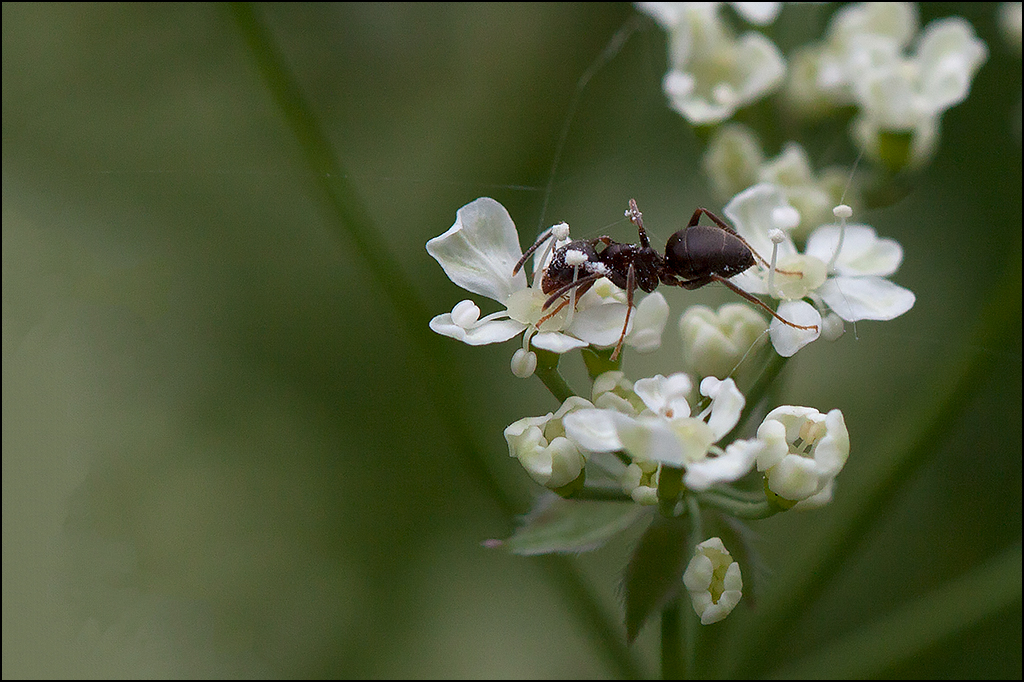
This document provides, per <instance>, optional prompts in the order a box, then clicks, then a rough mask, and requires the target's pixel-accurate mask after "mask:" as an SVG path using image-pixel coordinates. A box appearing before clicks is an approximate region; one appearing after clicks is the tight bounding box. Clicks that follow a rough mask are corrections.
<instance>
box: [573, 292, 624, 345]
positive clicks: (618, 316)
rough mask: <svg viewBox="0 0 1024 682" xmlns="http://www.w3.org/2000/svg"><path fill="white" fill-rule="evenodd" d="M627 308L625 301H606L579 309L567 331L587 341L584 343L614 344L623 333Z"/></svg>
mask: <svg viewBox="0 0 1024 682" xmlns="http://www.w3.org/2000/svg"><path fill="white" fill-rule="evenodd" d="M626 309H627V308H626V305H625V304H623V303H604V304H600V305H592V306H590V307H588V308H584V309H582V310H577V311H576V312H575V313H574V314H573V318H572V324H570V325H569V328H568V329H566V333H568V334H572V335H573V336H575V337H577V338H580V339H583V340H584V341H586V343H585V344H583V345H587V344H593V345H595V346H614V345H615V344H616V343H618V342H619V336H620V335H621V334H622V325H623V323H624V322H625V321H626ZM633 317H634V316H632V315H631V316H630V320H629V328H630V329H632V328H633V324H634V319H633ZM627 333H628V332H627Z"/></svg>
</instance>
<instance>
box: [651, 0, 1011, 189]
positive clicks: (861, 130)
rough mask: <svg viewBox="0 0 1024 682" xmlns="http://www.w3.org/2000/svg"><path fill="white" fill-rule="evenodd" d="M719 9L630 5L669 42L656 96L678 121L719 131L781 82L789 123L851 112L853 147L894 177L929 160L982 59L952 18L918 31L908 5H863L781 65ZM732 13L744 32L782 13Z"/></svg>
mask: <svg viewBox="0 0 1024 682" xmlns="http://www.w3.org/2000/svg"><path fill="white" fill-rule="evenodd" d="M722 4H723V3H717V2H640V3H636V7H637V9H639V10H640V11H641V12H644V13H645V14H647V15H649V16H651V17H652V18H654V20H655V21H657V22H658V24H659V25H660V26H661V27H662V28H664V29H665V31H666V32H667V33H668V38H669V47H668V58H669V71H668V73H667V74H666V75H665V77H664V80H663V81H662V88H663V89H664V91H665V94H666V95H667V96H668V97H669V101H670V103H671V105H672V107H673V108H674V109H675V110H676V111H678V112H679V113H680V114H682V115H683V116H684V117H685V118H686V119H687V120H688V121H689V122H690V123H691V124H694V125H708V124H717V123H721V122H722V121H725V120H727V119H729V118H730V117H732V115H733V114H734V113H735V112H736V111H737V110H738V109H740V108H741V107H744V106H747V105H749V104H751V103H753V102H755V101H757V100H759V99H761V98H763V97H765V96H766V95H769V94H771V93H772V92H774V91H775V90H777V89H778V88H779V87H780V86H783V83H784V82H785V86H784V92H785V95H786V101H787V102H788V104H789V105H790V112H791V113H796V114H802V115H804V116H818V115H822V114H825V113H828V112H831V111H833V110H835V109H837V108H840V107H847V106H851V105H852V106H856V107H857V109H858V115H857V117H856V119H855V121H854V124H853V130H852V132H853V136H854V138H855V140H856V142H857V144H858V145H859V146H860V147H861V149H863V150H864V152H865V153H866V154H867V155H868V156H869V157H870V158H872V159H873V160H875V161H879V162H881V163H883V164H885V165H886V166H888V167H889V168H891V169H893V170H899V169H901V168H904V167H908V166H909V167H914V166H919V165H921V164H923V163H924V162H926V161H927V160H928V159H930V158H931V156H932V154H933V152H934V149H935V146H936V143H937V139H938V134H939V120H940V118H941V116H942V113H943V112H944V111H946V110H947V109H949V108H950V107H952V106H955V105H957V104H959V103H960V102H962V101H963V100H964V99H965V98H966V97H967V93H968V92H969V90H970V87H971V81H972V80H973V78H974V75H975V73H976V72H977V70H978V68H979V67H980V66H981V65H982V64H983V63H984V62H985V60H986V59H987V57H988V50H987V48H986V47H985V44H984V43H983V42H982V41H981V40H979V39H978V38H977V36H976V35H975V33H974V30H973V29H972V28H971V25H970V24H969V23H967V22H966V21H964V20H963V19H961V18H959V17H951V18H947V19H942V20H939V21H934V22H932V23H931V24H929V25H928V26H927V27H925V29H924V30H923V31H919V25H920V21H919V19H918V12H917V8H916V6H915V5H913V4H912V3H902V2H877V3H875V2H865V3H857V4H852V5H848V6H846V7H844V8H842V9H841V10H839V11H838V12H837V13H836V14H835V16H834V17H833V19H832V22H831V24H830V26H829V28H828V31H827V33H826V36H825V39H824V40H822V41H821V42H820V43H816V44H813V45H808V46H804V47H801V48H799V49H797V50H796V51H795V52H794V53H793V54H792V55H791V56H790V58H789V61H788V63H787V60H786V58H785V57H784V56H783V55H782V53H781V52H780V51H779V49H778V48H777V47H776V46H775V44H774V43H772V41H771V40H769V39H768V38H767V37H765V36H764V35H762V34H761V33H758V32H757V31H749V32H747V33H745V34H744V35H742V36H741V37H739V38H737V37H735V36H734V35H733V33H732V31H731V30H730V28H729V26H728V25H727V23H726V22H725V20H724V18H723V17H722V13H721V9H722V7H721V6H722ZM731 4H732V5H733V7H734V9H735V10H736V11H737V13H738V14H740V15H741V16H742V17H743V18H744V19H746V20H747V21H748V22H750V23H754V24H762V25H763V24H768V23H771V22H772V21H774V19H775V16H776V14H777V13H778V11H779V8H780V3H731ZM757 5H762V7H757ZM1017 16H1019V9H1018V14H1017ZM1011 23H1012V22H1011ZM1016 25H1018V26H1019V20H1018V21H1017V24H1016ZM1018 31H1019V29H1018ZM736 191H738V190H736Z"/></svg>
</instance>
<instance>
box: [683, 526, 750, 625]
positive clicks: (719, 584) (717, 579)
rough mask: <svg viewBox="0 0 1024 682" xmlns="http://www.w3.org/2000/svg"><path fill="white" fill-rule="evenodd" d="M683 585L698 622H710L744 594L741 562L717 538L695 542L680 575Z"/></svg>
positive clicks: (724, 615) (706, 623)
mask: <svg viewBox="0 0 1024 682" xmlns="http://www.w3.org/2000/svg"><path fill="white" fill-rule="evenodd" d="M683 584H684V585H686V589H687V591H688V592H689V593H690V601H691V602H692V603H693V610H694V611H695V612H696V613H697V615H698V616H699V617H700V623H701V625H711V624H712V623H717V622H718V621H720V620H722V619H723V618H725V617H726V616H728V615H729V614H730V613H731V612H732V610H733V609H734V608H736V605H737V604H739V603H740V598H741V597H742V596H743V576H742V575H741V574H740V565H739V564H738V563H736V562H735V561H733V558H732V555H730V554H729V551H728V550H727V549H726V548H725V545H724V544H723V543H722V540H721V539H720V538H717V537H716V538H710V539H709V540H705V541H704V542H702V543H700V544H699V545H697V548H696V551H695V552H694V554H693V559H691V560H690V564H689V565H688V566H687V567H686V572H685V573H684V574H683Z"/></svg>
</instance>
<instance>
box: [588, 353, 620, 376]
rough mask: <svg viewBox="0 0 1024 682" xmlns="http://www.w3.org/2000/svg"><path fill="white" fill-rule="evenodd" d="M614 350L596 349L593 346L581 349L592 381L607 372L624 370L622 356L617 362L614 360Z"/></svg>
mask: <svg viewBox="0 0 1024 682" xmlns="http://www.w3.org/2000/svg"><path fill="white" fill-rule="evenodd" d="M613 350H614V349H612V348H594V347H593V346H587V347H586V348H581V349H580V355H582V356H583V364H585V365H586V366H587V374H589V375H590V380H591V381H593V380H594V379H596V378H597V377H599V376H601V375H602V374H604V373H605V372H611V371H614V370H618V369H622V355H619V358H618V359H617V360H612V359H611V357H612V351H613Z"/></svg>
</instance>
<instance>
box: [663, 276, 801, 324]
mask: <svg viewBox="0 0 1024 682" xmlns="http://www.w3.org/2000/svg"><path fill="white" fill-rule="evenodd" d="M708 277H710V278H711V279H712V280H715V281H717V282H721V283H722V284H724V285H725V286H727V287H729V288H730V289H732V290H733V291H735V292H736V293H737V294H739V295H740V296H742V297H743V298H745V299H747V300H748V301H750V302H751V303H755V304H757V305H759V306H761V307H762V308H764V309H765V310H767V311H768V313H769V314H770V315H771V316H772V317H774V318H775V319H776V320H778V321H779V322H781V323H782V324H785V325H789V326H790V327H793V328H794V329H813V330H814V331H818V325H816V324H807V325H804V324H796V323H794V322H790V321H789V320H787V319H786V318H784V317H782V316H781V315H779V314H778V313H777V312H775V311H774V310H772V309H771V308H769V307H768V306H767V305H765V303H764V301H762V300H761V299H759V298H757V297H756V296H754V295H753V294H751V293H749V292H746V291H744V290H743V289H740V288H739V287H738V286H736V285H735V284H733V283H732V282H730V281H729V280H727V279H726V278H725V277H721V276H719V275H708ZM706 283H707V282H705V284H706ZM680 286H683V287H685V284H682V285H680ZM685 288H689V287H685Z"/></svg>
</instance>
